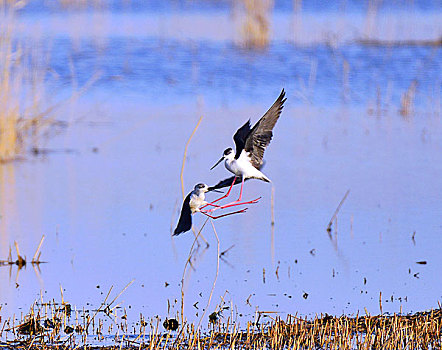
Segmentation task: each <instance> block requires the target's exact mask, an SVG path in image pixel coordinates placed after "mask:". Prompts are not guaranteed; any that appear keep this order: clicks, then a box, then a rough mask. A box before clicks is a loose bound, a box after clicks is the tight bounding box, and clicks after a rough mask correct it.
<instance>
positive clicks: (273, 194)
mask: <svg viewBox="0 0 442 350" xmlns="http://www.w3.org/2000/svg"><path fill="white" fill-rule="evenodd" d="M270 209H271V217H272V221H271V226H272V227H271V238H270V249H271V255H272V265H274V264H275V187H274V186H272V195H271V199H270Z"/></svg>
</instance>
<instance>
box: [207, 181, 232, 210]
mask: <svg viewBox="0 0 442 350" xmlns="http://www.w3.org/2000/svg"><path fill="white" fill-rule="evenodd" d="M235 181H236V176H235V177H234V178H233V181H232V184H231V185H230V188H229V190H228V191H227V193H226V194H225V195H224V196H222V197H220V198H218V199H215V200H214V201H213V202H210V203H207V204H205V205H203V206H202V207H200V209H204V208H205V207H207V206H208V205H212V206H213V207H216V205H213V203H216V202H219V201H220V200H221V199H224V198H226V197H228V196H229V194H230V191H232V188H233V185H234V184H235Z"/></svg>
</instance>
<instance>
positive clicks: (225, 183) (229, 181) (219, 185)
mask: <svg viewBox="0 0 442 350" xmlns="http://www.w3.org/2000/svg"><path fill="white" fill-rule="evenodd" d="M234 178H236V179H235V185H238V184H240V183H241V179H242V176H231V177H229V178H227V179H224V180H221V181H220V182H218V183H217V184H216V185H214V186H211V187H209V192H210V191H213V190H218V189H220V188H224V187H230V186H231V185H232V182H233V179H234ZM247 180H249V179H245V180H244V181H247Z"/></svg>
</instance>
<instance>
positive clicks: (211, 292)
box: [192, 220, 220, 347]
mask: <svg viewBox="0 0 442 350" xmlns="http://www.w3.org/2000/svg"><path fill="white" fill-rule="evenodd" d="M210 223H211V224H212V228H213V233H214V234H215V237H216V274H215V278H214V280H213V284H212V289H211V291H210V295H209V299H208V300H207V305H206V307H205V308H204V312H203V314H202V315H201V318H200V320H199V322H198V326H197V327H196V332H198V330H199V328H200V326H201V322H202V321H203V318H204V316H205V315H206V312H207V309H208V308H209V305H210V302H211V301H212V295H213V291H214V290H215V285H216V281H217V279H218V274H219V255H220V254H219V237H218V233H217V232H216V229H215V225H214V224H213V220H210ZM192 347H193V345H192Z"/></svg>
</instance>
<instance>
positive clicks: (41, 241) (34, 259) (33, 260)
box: [31, 235, 45, 263]
mask: <svg viewBox="0 0 442 350" xmlns="http://www.w3.org/2000/svg"><path fill="white" fill-rule="evenodd" d="M44 239H45V235H43V236H41V240H40V244H39V245H38V247H37V250H36V251H35V253H34V256H33V257H32V261H31V262H32V263H36V262H40V259H37V260H36V258H37V254H38V252H39V251H40V248H41V246H42V244H43V241H44Z"/></svg>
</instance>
